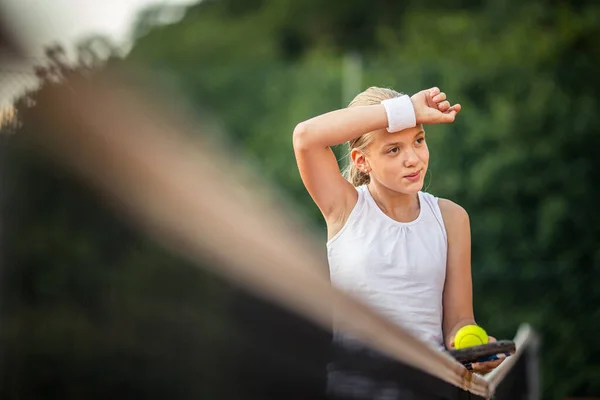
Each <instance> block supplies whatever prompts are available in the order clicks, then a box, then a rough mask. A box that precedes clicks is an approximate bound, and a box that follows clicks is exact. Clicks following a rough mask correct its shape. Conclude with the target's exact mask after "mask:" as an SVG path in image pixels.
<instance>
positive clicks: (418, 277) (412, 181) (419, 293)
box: [293, 87, 500, 373]
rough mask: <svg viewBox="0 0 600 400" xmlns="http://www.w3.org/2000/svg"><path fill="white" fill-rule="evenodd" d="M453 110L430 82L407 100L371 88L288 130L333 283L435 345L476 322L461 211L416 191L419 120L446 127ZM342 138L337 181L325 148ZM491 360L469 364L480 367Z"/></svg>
mask: <svg viewBox="0 0 600 400" xmlns="http://www.w3.org/2000/svg"><path fill="white" fill-rule="evenodd" d="M460 109H461V106H460V105H459V104H455V105H450V103H449V102H448V101H447V100H446V94H445V93H444V92H441V91H440V89H438V88H432V89H428V90H423V91H421V92H419V93H417V94H415V95H413V96H411V97H409V96H407V95H401V94H400V93H398V92H396V91H393V90H391V89H384V88H377V87H371V88H369V89H367V90H366V91H364V92H362V93H360V94H359V95H358V96H356V97H355V98H354V100H353V101H352V102H351V103H350V105H349V107H348V108H345V109H341V110H336V111H332V112H329V113H326V114H323V115H319V116H317V117H315V118H312V119H309V120H307V121H304V122H301V123H300V124H298V126H297V127H296V129H295V130H294V135H293V143H294V152H295V155H296V159H297V162H298V167H299V170H300V175H301V177H302V180H303V182H304V185H305V186H306V189H307V190H308V192H309V193H310V195H311V197H312V198H313V200H314V202H315V203H316V205H317V206H318V207H319V209H320V210H321V212H322V214H323V216H324V217H325V221H326V224H327V230H328V242H327V251H328V259H329V267H330V274H331V279H332V283H333V284H334V285H335V286H337V287H339V288H341V289H344V290H345V291H347V292H350V293H351V294H353V295H355V296H357V297H358V298H359V299H361V300H363V301H364V302H366V303H367V304H368V305H370V306H371V307H373V308H374V309H376V310H377V311H379V312H380V313H381V314H383V315H384V316H386V317H387V318H389V319H390V320H392V321H394V322H396V323H397V324H399V325H401V326H402V327H404V328H405V329H407V330H408V331H409V332H412V333H413V334H414V335H415V336H416V337H418V338H420V339H421V340H423V341H425V342H428V343H430V344H433V345H434V346H436V347H438V348H440V349H443V348H444V347H447V348H451V347H453V338H454V335H455V333H456V332H457V331H458V329H460V328H461V327H463V326H464V325H468V324H475V320H474V316H473V301H472V283H471V237H470V227H469V216H468V215H467V212H466V211H465V210H464V209H463V208H462V207H460V206H459V205H457V204H455V203H453V202H452V201H450V200H446V199H438V198H436V197H434V196H432V195H431V194H428V193H425V192H423V191H422V189H423V180H424V178H425V174H426V173H427V167H428V165H429V150H428V148H427V143H426V141H425V131H424V129H423V125H426V124H440V123H451V122H453V121H454V119H455V117H456V115H457V113H458V112H459V111H460ZM346 142H347V143H348V145H349V150H348V156H349V167H348V168H347V170H346V171H345V177H344V176H342V174H340V170H339V168H338V163H337V160H336V158H335V155H334V153H333V151H332V150H331V148H330V147H331V146H335V145H339V144H342V143H346ZM447 151H452V149H448V150H447ZM499 363H500V361H493V362H486V363H479V364H476V365H474V366H473V367H474V370H475V371H476V372H480V373H485V372H488V371H490V370H491V369H493V368H495V367H496V366H497V365H498V364H499Z"/></svg>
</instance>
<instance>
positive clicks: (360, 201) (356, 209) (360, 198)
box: [327, 187, 365, 246]
mask: <svg viewBox="0 0 600 400" xmlns="http://www.w3.org/2000/svg"><path fill="white" fill-rule="evenodd" d="M356 192H357V194H358V199H357V200H356V204H355V205H354V207H353V208H352V211H350V215H349V216H348V219H347V220H346V222H345V223H344V226H342V229H340V230H339V231H338V233H336V234H335V235H334V236H333V237H332V238H331V239H329V240H328V241H327V246H329V245H330V244H332V243H333V242H334V241H335V240H336V239H337V238H339V237H340V236H341V235H342V233H344V231H345V230H346V228H347V227H348V226H350V224H352V223H353V222H354V220H355V219H356V215H357V214H358V213H359V212H360V210H361V209H362V208H363V207H364V203H365V192H364V190H363V189H362V188H361V187H357V188H356Z"/></svg>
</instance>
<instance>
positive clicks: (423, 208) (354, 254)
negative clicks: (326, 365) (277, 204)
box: [327, 186, 448, 348]
mask: <svg viewBox="0 0 600 400" xmlns="http://www.w3.org/2000/svg"><path fill="white" fill-rule="evenodd" d="M356 189H357V191H358V201H357V203H356V205H355V206H354V208H353V210H352V212H351V213H350V216H349V218H348V221H346V223H345V225H344V226H343V227H342V229H341V230H340V231H339V232H338V233H337V234H336V235H335V236H334V237H333V238H331V240H329V241H328V242H327V255H328V259H329V271H330V275H331V282H332V284H333V285H334V286H336V287H338V288H340V289H342V290H344V291H346V292H348V293H349V294H351V295H353V296H355V297H357V298H358V299H359V300H361V301H363V302H365V303H366V304H367V305H369V306H371V307H372V308H373V309H374V310H376V311H378V312H379V313H380V314H382V315H383V316H384V317H386V318H388V319H389V320H391V321H393V322H395V323H397V324H398V325H400V326H402V327H403V328H405V329H406V330H407V331H408V332H410V333H412V334H413V335H414V336H416V337H417V338H419V339H421V340H423V341H425V342H427V343H429V344H431V345H433V346H434V347H438V348H443V346H444V344H443V343H444V341H443V334H442V318H443V308H442V293H443V290H444V281H445V279H446V256H447V249H448V244H447V237H446V229H445V227H444V221H443V219H442V213H441V211H440V207H439V205H438V201H437V198H436V197H434V196H432V195H431V194H428V193H424V192H419V193H418V196H419V204H420V212H419V216H418V217H417V219H415V220H414V221H412V222H407V223H404V222H398V221H395V220H393V219H392V218H391V217H389V216H388V215H386V214H385V213H384V212H383V211H382V210H381V209H380V208H379V206H378V205H377V203H375V200H374V199H373V197H372V196H371V194H370V192H369V190H368V189H367V187H366V186H360V187H357V188H356ZM338 339H339V336H338Z"/></svg>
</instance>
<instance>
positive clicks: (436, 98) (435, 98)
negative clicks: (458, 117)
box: [431, 89, 446, 103]
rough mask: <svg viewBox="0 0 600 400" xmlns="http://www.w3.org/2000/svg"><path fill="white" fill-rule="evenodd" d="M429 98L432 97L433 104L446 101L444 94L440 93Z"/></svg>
mask: <svg viewBox="0 0 600 400" xmlns="http://www.w3.org/2000/svg"><path fill="white" fill-rule="evenodd" d="M438 91H439V89H438ZM431 97H432V99H433V101H434V102H436V103H439V102H441V101H444V100H446V93H444V92H440V93H439V94H437V95H434V96H431Z"/></svg>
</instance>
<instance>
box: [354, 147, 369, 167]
mask: <svg viewBox="0 0 600 400" xmlns="http://www.w3.org/2000/svg"><path fill="white" fill-rule="evenodd" d="M350 158H351V159H352V162H353V163H354V165H356V167H357V168H358V169H359V170H361V171H365V170H367V171H368V170H369V169H370V168H369V163H368V162H367V158H366V157H365V154H364V153H363V152H362V151H360V150H358V149H352V151H350Z"/></svg>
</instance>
